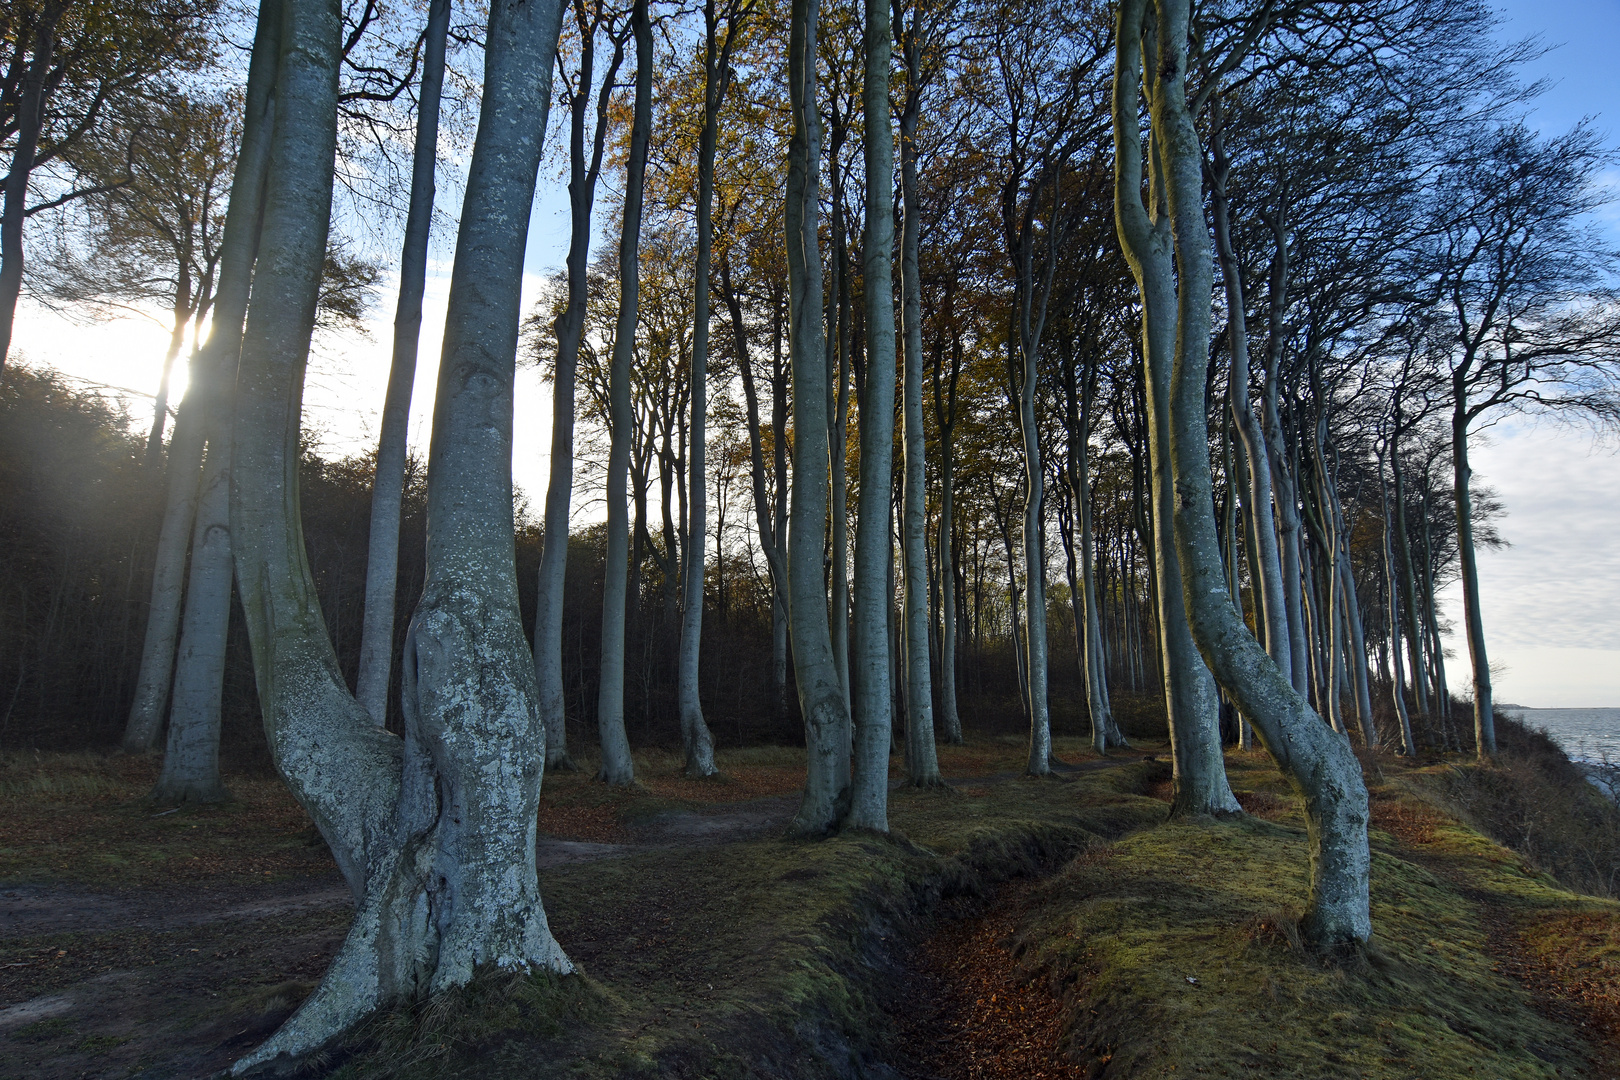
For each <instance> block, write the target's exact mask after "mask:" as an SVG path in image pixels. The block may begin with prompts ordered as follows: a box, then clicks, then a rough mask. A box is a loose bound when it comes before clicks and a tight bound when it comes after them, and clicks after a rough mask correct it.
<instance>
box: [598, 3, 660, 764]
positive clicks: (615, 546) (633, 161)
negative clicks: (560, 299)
mask: <svg viewBox="0 0 1620 1080" xmlns="http://www.w3.org/2000/svg"><path fill="white" fill-rule="evenodd" d="M631 22H632V23H633V25H634V26H635V36H636V104H635V119H634V121H633V126H632V128H631V131H630V160H629V163H628V167H627V168H626V170H625V186H624V222H623V231H622V232H621V233H620V235H619V319H618V324H617V326H616V327H615V328H614V331H613V361H612V368H611V371H610V373H609V376H608V379H609V384H608V413H609V420H610V423H611V426H612V438H613V442H612V445H611V446H610V447H609V450H608V472H607V565H606V569H605V570H604V571H603V575H602V684H601V688H600V690H599V692H598V693H597V698H596V729H597V734H598V737H599V738H600V739H601V743H602V770H601V772H599V773H598V774H597V779H598V780H602V781H604V782H606V783H608V784H613V785H615V786H625V785H629V784H633V783H635V780H636V772H635V763H634V761H632V760H631V758H630V740H629V738H628V737H627V736H626V735H625V731H624V624H625V614H626V612H625V605H626V604H627V603H628V602H629V599H630V598H629V597H628V596H627V595H626V585H627V583H628V577H629V570H630V567H629V557H630V550H629V549H630V510H629V504H628V502H627V500H628V498H629V491H628V484H629V479H630V437H631V426H632V425H633V424H634V423H635V418H634V417H633V416H632V415H631V411H630V410H631V405H630V364H631V361H632V360H633V359H634V358H635V350H636V323H637V314H636V304H637V300H638V298H639V295H640V286H641V282H640V280H639V275H640V273H641V270H640V257H639V254H640V253H639V245H640V242H641V200H642V190H643V187H644V181H645V178H646V174H647V140H648V138H649V135H650V128H651V126H652V65H653V55H652V53H653V47H652V20H651V18H650V17H649V16H648V14H647V0H636V4H635V10H634V13H633V14H632V15H631ZM671 554H672V555H673V552H672V553H671Z"/></svg>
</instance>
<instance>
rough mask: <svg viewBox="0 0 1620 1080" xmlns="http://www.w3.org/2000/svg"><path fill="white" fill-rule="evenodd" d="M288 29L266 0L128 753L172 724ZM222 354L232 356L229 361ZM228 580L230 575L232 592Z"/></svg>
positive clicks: (159, 555)
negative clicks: (184, 624)
mask: <svg viewBox="0 0 1620 1080" xmlns="http://www.w3.org/2000/svg"><path fill="white" fill-rule="evenodd" d="M280 34H281V6H280V3H279V0H264V2H263V3H262V4H261V6H260V10H259V16H258V25H257V28H256V29H255V32H254V41H253V54H252V58H251V60H250V62H249V65H248V83H247V93H246V95H245V102H244V112H243V122H242V146H241V148H240V150H239V151H238V153H237V156H236V171H235V174H234V176H233V178H232V183H231V206H232V207H234V208H235V209H236V213H235V215H234V216H233V215H231V214H230V213H229V212H227V213H226V218H225V228H224V232H223V235H222V236H221V237H220V256H219V285H218V287H217V289H216V290H215V295H214V322H213V327H214V328H213V331H212V332H211V333H210V335H209V338H208V341H207V342H206V343H205V344H204V345H203V346H202V347H201V348H200V349H198V350H197V351H196V352H195V353H193V354H192V358H191V377H190V379H189V380H188V381H187V384H186V394H185V397H184V398H182V399H181V402H180V409H179V415H178V417H177V418H176V419H175V422H174V435H173V437H172V438H171V439H170V440H169V455H168V476H167V491H166V500H165V505H164V510H163V525H162V528H161V531H160V532H159V534H158V544H157V552H156V556H155V558H154V560H153V562H154V565H153V570H152V596H151V602H150V606H149V607H148V609H147V616H146V637H145V639H144V640H143V642H142V644H141V667H140V673H139V675H138V676H137V677H136V682H135V701H134V703H133V704H132V705H131V706H130V711H129V722H128V724H127V725H126V726H125V728H124V739H123V750H124V751H125V752H126V753H132V754H138V753H145V752H146V751H148V750H152V749H154V748H156V746H157V741H158V736H159V735H160V734H161V733H162V730H163V714H164V711H165V708H166V707H167V706H168V704H169V688H170V684H171V681H172V676H173V674H174V657H175V647H176V640H177V638H178V634H179V630H180V617H181V600H182V598H183V596H184V581H185V576H186V551H187V547H188V544H189V542H190V540H191V533H192V526H193V524H194V522H195V520H196V516H197V499H198V488H199V485H200V484H201V481H202V456H203V445H204V442H205V440H206V438H207V435H208V431H207V426H208V422H209V421H208V416H209V410H210V408H213V407H217V406H218V403H219V399H218V398H217V397H216V396H215V384H214V379H215V378H216V377H217V376H218V374H219V373H220V372H222V371H223V372H226V373H228V374H227V375H226V376H225V377H227V378H229V379H231V380H233V381H234V379H235V378H236V362H237V357H238V355H239V354H240V352H241V342H242V322H243V319H244V318H245V317H246V315H247V305H248V290H249V289H250V288H251V286H252V281H253V264H254V261H255V258H256V256H257V253H258V243H259V221H258V218H259V213H260V209H259V208H260V206H261V205H262V203H263V201H264V189H265V182H266V172H267V169H268V166H269V161H270V139H271V130H272V126H273V124H274V118H275V96H274V89H275V85H276V71H277V66H278V57H279V50H280V44H279V42H280ZM222 356H223V357H225V358H226V360H225V361H223V362H222V361H221V359H220V358H221V357H222ZM227 400H228V399H227ZM226 437H227V438H228V437H229V436H228V435H227V436H226ZM225 483H226V485H227V486H228V485H229V483H230V480H229V473H227V474H226V480H225ZM227 514H228V511H227ZM229 588H230V586H229V583H228V582H227V584H226V590H227V592H228V591H229Z"/></svg>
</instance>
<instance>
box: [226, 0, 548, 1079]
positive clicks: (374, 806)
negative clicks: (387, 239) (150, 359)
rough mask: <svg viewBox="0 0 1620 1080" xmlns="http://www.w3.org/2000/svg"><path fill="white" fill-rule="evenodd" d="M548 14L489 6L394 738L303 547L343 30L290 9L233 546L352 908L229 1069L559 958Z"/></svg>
mask: <svg viewBox="0 0 1620 1080" xmlns="http://www.w3.org/2000/svg"><path fill="white" fill-rule="evenodd" d="M561 17H562V5H561V4H560V3H545V4H537V3H532V2H528V0H496V2H495V3H493V4H491V5H490V14H489V26H488V31H487V35H486V46H485V71H484V92H483V99H482V104H481V109H480V118H479V125H478V136H477V139H476V141H475V144H474V149H473V156H472V161H471V165H470V169H469V173H468V181H467V192H466V196H465V199H464V201H463V204H462V212H461V221H460V228H459V235H458V239H457V247H456V261H455V267H454V270H453V271H452V276H451V285H450V299H449V306H448V310H447V316H446V325H445V341H444V351H443V354H442V358H441V361H440V367H439V383H438V393H437V397H436V401H435V406H434V423H433V436H432V442H431V445H430V450H429V463H428V474H429V475H428V530H427V535H428V544H427V564H428V565H427V580H426V582H425V584H424V587H423V594H422V600H421V602H420V604H419V605H418V608H417V610H416V613H415V616H414V617H413V619H412V622H411V627H410V630H409V632H408V635H407V646H406V650H405V660H404V687H403V699H404V702H405V720H406V727H405V735H404V738H403V739H400V738H396V737H395V736H393V735H390V734H388V733H387V732H386V731H385V730H384V729H382V728H379V727H378V726H377V725H376V724H375V723H374V722H373V721H372V719H371V717H370V715H369V714H368V713H367V712H366V710H365V709H364V707H362V706H361V704H360V703H359V702H358V701H357V700H356V699H355V698H354V696H353V695H352V694H350V693H349V691H348V689H347V687H346V685H345V684H344V682H343V680H342V677H341V675H340V674H339V672H338V668H337V663H336V659H335V657H334V655H333V652H332V645H331V640H330V638H329V637H328V635H327V633H326V628H325V626H324V625H323V623H322V620H321V616H320V612H319V608H318V606H317V605H316V604H315V603H314V600H313V596H314V584H313V581H312V580H311V577H310V572H309V566H308V563H307V561H306V559H305V558H304V554H303V543H302V536H301V528H300V524H299V516H298V515H299V510H298V505H299V504H298V493H297V472H296V463H297V459H298V425H297V423H296V418H297V417H298V415H299V411H300V409H299V406H300V400H301V393H302V386H303V372H304V366H305V363H306V361H307V357H308V351H309V343H310V335H311V333H312V331H313V327H314V316H315V306H316V300H317V294H318V290H319V282H320V273H321V264H322V261H323V258H322V257H323V254H324V249H325V239H326V231H327V223H328V220H329V217H330V208H331V204H330V200H331V191H332V178H333V168H332V166H333V158H334V153H335V148H336V126H337V74H338V71H337V69H338V62H339V57H340V49H341V26H342V24H341V20H340V13H339V11H338V6H337V4H336V3H335V2H332V0H283V18H282V26H283V34H282V42H281V48H280V51H279V66H278V72H277V77H276V122H275V127H274V134H273V137H272V147H273V149H272V156H273V159H274V160H275V161H276V162H277V168H275V169H274V170H272V171H271V172H270V174H269V180H268V184H267V190H266V197H265V209H264V214H263V226H262V228H263V232H262V238H261V242H260V258H261V261H260V267H261V271H260V273H259V274H258V275H257V276H256V277H255V281H254V289H253V296H252V303H251V305H250V308H249V312H248V319H247V326H246V330H245V334H244V338H243V348H242V360H241V369H242V373H241V380H240V383H239V388H238V393H239V400H238V421H237V431H236V460H235V472H234V491H233V500H232V521H233V528H234V536H233V540H234V543H235V552H236V567H237V575H238V578H239V580H240V581H241V583H242V600H243V609H244V612H245V613H246V616H247V623H248V632H249V637H250V640H251V642H252V647H253V656H254V670H255V674H256V676H257V679H258V685H259V695H260V703H261V710H262V713H263V716H264V723H265V733H266V736H267V737H268V739H269V743H270V748H271V753H272V755H273V757H274V760H275V763H276V767H277V770H278V771H279V772H280V773H281V775H282V777H283V778H284V779H285V780H286V781H287V783H288V786H289V787H290V788H291V789H292V791H293V794H294V796H295V797H296V798H297V799H298V801H299V802H300V804H301V805H302V806H303V807H304V808H305V810H306V811H307V812H308V813H309V814H310V815H311V817H312V818H314V820H315V823H316V825H317V827H318V828H319V829H320V831H321V834H322V836H323V837H324V838H325V839H326V841H327V843H328V844H329V845H330V846H331V848H332V852H333V855H334V857H335V858H336V860H337V863H338V866H339V868H340V869H341V870H342V872H343V874H344V877H345V879H346V880H347V881H348V883H349V886H350V888H351V890H352V891H353V892H354V894H355V897H356V904H357V910H356V915H355V921H354V924H353V925H352V926H351V928H350V931H349V934H348V937H347V938H346V939H345V941H344V943H343V946H342V947H341V948H340V949H339V951H338V953H337V955H336V957H334V959H333V961H332V966H331V967H330V968H329V969H328V972H327V975H326V977H325V978H324V979H323V980H322V982H321V984H320V986H319V987H317V988H316V990H315V991H314V993H312V994H311V995H310V996H309V998H308V999H306V1000H305V1002H304V1004H303V1005H302V1006H301V1007H300V1008H299V1010H298V1011H297V1012H296V1013H295V1014H294V1015H293V1016H292V1018H291V1019H289V1020H288V1021H287V1022H286V1024H284V1025H283V1026H282V1028H281V1029H280V1030H279V1031H278V1032H277V1033H276V1034H275V1035H273V1036H272V1037H271V1038H270V1039H269V1040H268V1041H267V1042H266V1043H265V1044H264V1045H262V1046H260V1047H259V1048H258V1049H257V1050H255V1051H253V1052H252V1053H251V1054H249V1055H247V1056H246V1057H244V1058H243V1059H242V1060H241V1061H239V1062H238V1063H237V1065H236V1066H235V1071H236V1072H237V1073H238V1074H241V1073H243V1072H245V1071H246V1070H247V1069H249V1068H251V1067H253V1066H255V1065H259V1064H262V1063H266V1062H270V1061H272V1060H274V1059H276V1058H278V1057H280V1056H282V1055H288V1056H291V1057H298V1056H301V1055H304V1054H307V1053H309V1052H311V1051H314V1050H316V1049H318V1048H319V1047H320V1046H322V1045H323V1044H325V1043H326V1042H327V1041H329V1040H330V1039H332V1038H333V1037H334V1036H336V1035H338V1034H339V1033H341V1032H342V1031H344V1030H346V1029H347V1028H349V1027H350V1026H352V1025H353V1024H354V1023H356V1022H357V1021H358V1020H360V1019H361V1018H362V1017H364V1016H365V1015H367V1014H368V1013H370V1012H372V1011H373V1010H375V1009H377V1008H379V1007H381V1006H382V1005H385V1004H387V1003H389V1002H391V1001H395V1000H399V999H410V998H416V997H419V996H422V995H425V994H427V993H429V992H431V991H434V990H442V989H446V988H450V987H454V986H458V985H461V984H463V983H465V982H467V981H468V980H469V979H471V978H472V976H473V974H474V972H475V971H476V970H477V969H478V968H480V967H485V966H490V967H495V968H501V969H506V970H519V971H527V970H537V969H538V970H548V971H556V972H568V971H571V970H572V965H571V964H570V962H569V960H568V958H567V957H566V956H565V955H564V953H563V952H562V950H561V949H560V948H559V947H558V946H557V943H556V941H555V940H554V939H553V938H552V936H551V932H550V930H549V928H548V927H547V925H546V918H545V911H544V908H543V907H542V905H541V902H540V894H539V889H538V885H537V882H536V878H535V863H534V843H535V815H536V810H537V805H538V799H539V790H540V775H541V768H542V765H543V763H544V757H545V728H544V725H543V724H542V723H541V722H540V718H539V714H538V711H537V707H536V689H535V684H534V668H533V665H532V662H531V660H530V656H529V649H528V645H527V643H526V642H525V641H524V638H523V631H522V625H521V622H520V619H519V612H518V602H517V581H516V577H515V569H514V566H513V518H512V483H511V452H512V442H511V439H512V387H513V377H514V373H515V356H516V349H517V337H518V322H519V288H520V286H521V281H522V274H521V269H522V263H523V249H524V244H525V241H526V239H527V223H528V219H529V207H530V203H531V201H532V199H533V195H534V185H535V179H536V175H537V173H538V170H539V164H540V151H541V145H542V141H543V138H544V135H545V129H546V119H547V112H548V107H549V101H550V90H551V79H552V64H553V61H554V58H555V53H556V47H557V38H558V33H559V30H560V26H561ZM289 419H292V420H293V422H291V423H289Z"/></svg>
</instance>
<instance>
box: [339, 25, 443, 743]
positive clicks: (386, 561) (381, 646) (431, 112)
mask: <svg viewBox="0 0 1620 1080" xmlns="http://www.w3.org/2000/svg"><path fill="white" fill-rule="evenodd" d="M449 30H450V0H432V2H431V4H430V6H429V8H428V21H427V31H426V35H425V41H424V46H425V49H424V53H423V57H422V87H421V91H420V96H419V97H418V99H417V109H416V146H415V149H414V152H413V153H414V157H413V159H412V163H411V202H410V209H409V210H408V211H407V213H406V216H405V245H404V247H403V248H402V249H401V251H400V257H399V303H398V306H397V307H396V308H395V309H394V358H393V363H392V365H391V366H390V368H389V370H388V392H387V395H386V396H385V398H384V399H383V415H382V432H381V434H380V435H379V437H378V439H377V464H376V471H375V472H374V474H373V479H372V482H371V533H370V537H369V539H368V541H367V552H366V604H365V613H364V615H363V616H362V620H361V630H360V675H359V678H358V679H357V680H356V682H355V696H356V697H358V698H359V699H360V704H361V705H363V706H364V707H365V710H366V712H368V713H370V714H371V718H372V719H373V720H375V721H376V722H377V723H379V724H383V723H386V722H387V721H388V686H389V683H390V681H391V680H392V678H393V670H394V597H395V594H396V592H397V591H398V585H399V520H400V508H401V504H402V500H403V497H404V493H405V437H406V435H407V433H408V432H409V430H410V421H411V388H412V387H413V386H414V385H415V383H416V353H417V345H418V339H419V338H420V337H421V336H422V294H423V292H424V291H425V289H426V287H427V251H428V228H429V225H430V224H431V223H432V220H433V174H434V172H435V171H436V170H437V168H438V164H439V149H438V148H439V96H440V92H441V91H442V90H443V88H444V50H445V39H446V37H447V36H448V34H449Z"/></svg>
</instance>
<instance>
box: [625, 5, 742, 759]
mask: <svg viewBox="0 0 1620 1080" xmlns="http://www.w3.org/2000/svg"><path fill="white" fill-rule="evenodd" d="M703 14H704V21H705V22H706V23H707V30H708V33H707V35H706V38H705V43H704V59H703V132H702V134H701V135H700V136H699V138H698V205H697V278H696V281H694V282H693V285H692V290H693V311H694V317H693V318H694V321H693V324H692V385H691V391H692V428H691V432H690V434H689V436H688V437H689V438H690V439H691V441H692V449H691V458H690V461H689V463H688V465H687V468H688V469H689V470H690V473H689V475H690V479H689V480H688V481H687V491H688V497H687V505H688V511H689V513H690V514H691V519H690V524H689V525H688V526H687V541H686V572H685V578H686V580H685V583H684V584H685V586H686V590H685V592H686V595H685V597H684V598H683V603H684V610H683V611H682V612H681V644H680V656H679V658H678V664H679V667H678V670H677V672H676V679H675V682H676V689H675V698H676V702H677V704H678V706H679V708H680V714H681V743H682V744H683V746H684V747H685V749H686V775H687V776H693V777H699V776H713V775H714V774H715V773H716V772H718V771H719V770H717V769H716V768H715V766H714V737H713V736H712V735H711V734H710V733H709V725H708V724H706V723H704V722H703V703H702V701H701V700H699V697H698V655H699V653H700V651H701V648H700V646H701V644H702V639H703V567H704V546H705V543H706V541H707V539H708V530H709V525H708V503H707V500H708V471H707V470H706V468H705V462H704V454H705V452H706V451H707V449H708V446H707V442H706V432H705V427H704V425H705V424H706V423H707V422H708V408H709V404H708V371H709V253H710V251H711V249H712V244H713V239H714V218H713V211H714V145H715V140H716V137H717V133H718V132H717V129H718V126H719V125H718V116H719V112H720V102H721V99H722V98H723V97H724V96H725V91H726V87H725V83H726V70H725V63H726V59H725V58H724V57H722V56H720V55H719V53H720V49H719V43H718V42H717V41H716V40H715V35H716V34H717V33H719V27H718V25H717V20H716V19H715V15H714V0H707V2H706V4H705V5H704V11H703ZM727 51H728V52H729V49H728V50H727ZM637 62H638V63H640V57H639V56H638V57H637Z"/></svg>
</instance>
